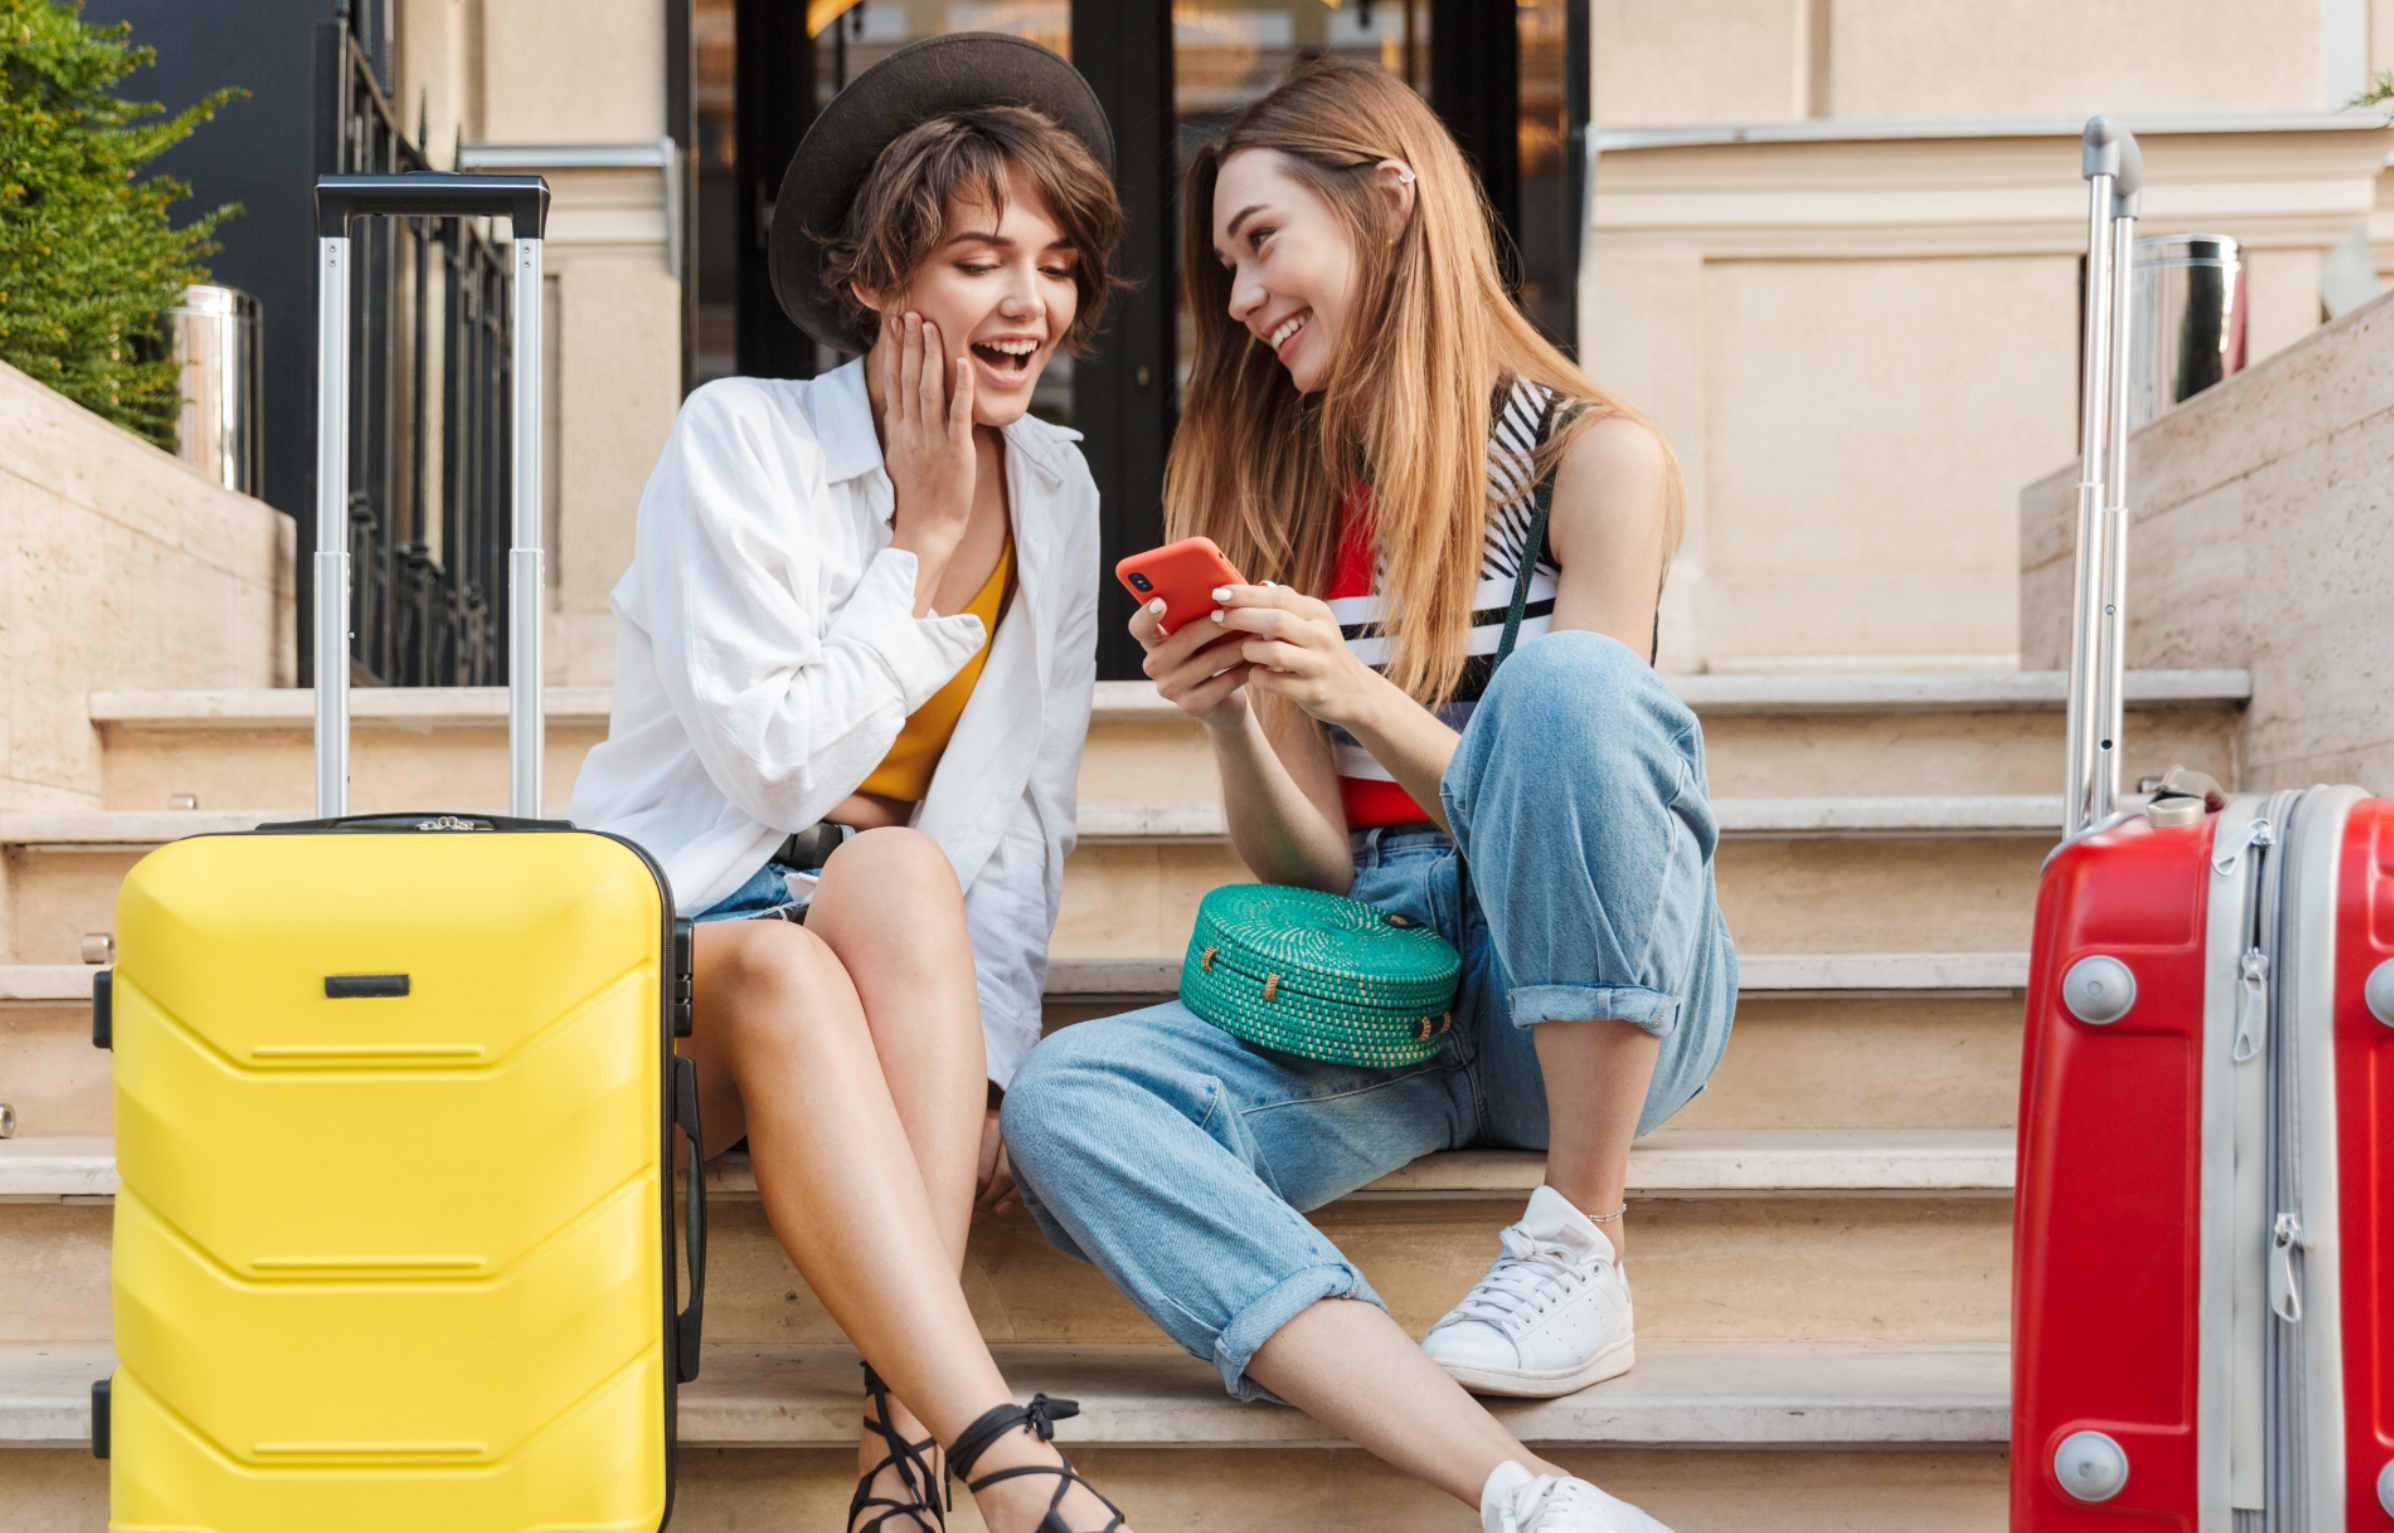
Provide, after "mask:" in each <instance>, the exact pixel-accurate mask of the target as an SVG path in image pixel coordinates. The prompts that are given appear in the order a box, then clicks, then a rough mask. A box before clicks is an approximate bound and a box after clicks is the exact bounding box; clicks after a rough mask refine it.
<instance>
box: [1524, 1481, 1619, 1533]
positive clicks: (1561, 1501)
mask: <svg viewBox="0 0 2394 1533" xmlns="http://www.w3.org/2000/svg"><path fill="white" fill-rule="evenodd" d="M1593 1490H1594V1487H1593V1486H1591V1485H1589V1484H1588V1483H1587V1482H1586V1481H1585V1480H1565V1479H1559V1478H1556V1477H1554V1476H1548V1477H1547V1478H1545V1479H1542V1480H1534V1481H1532V1482H1531V1483H1530V1484H1529V1485H1528V1486H1527V1487H1526V1488H1525V1490H1524V1492H1523V1493H1522V1494H1521V1495H1520V1496H1519V1497H1517V1498H1516V1499H1515V1500H1514V1502H1513V1505H1512V1506H1511V1507H1510V1508H1509V1509H1508V1511H1507V1515H1508V1517H1509V1518H1510V1519H1511V1522H1510V1525H1511V1527H1512V1528H1514V1529H1520V1530H1525V1533H1526V1530H1528V1529H1531V1528H1534V1527H1536V1526H1537V1524H1538V1521H1539V1519H1541V1518H1543V1517H1545V1516H1546V1515H1547V1514H1548V1513H1550V1512H1553V1513H1560V1514H1568V1513H1571V1512H1581V1513H1587V1514H1594V1513H1597V1512H1600V1511H1602V1510H1603V1506H1602V1503H1600V1502H1598V1501H1597V1500H1596V1498H1595V1496H1594V1495H1593V1494H1592V1492H1593Z"/></svg>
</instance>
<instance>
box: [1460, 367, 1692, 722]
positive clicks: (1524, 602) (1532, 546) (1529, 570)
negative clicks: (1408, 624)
mask: <svg viewBox="0 0 2394 1533" xmlns="http://www.w3.org/2000/svg"><path fill="white" fill-rule="evenodd" d="M1553 408H1554V407H1553V406H1552V405H1551V404H1550V405H1548V406H1547V410H1548V417H1549V419H1552V412H1553ZM1587 408H1588V407H1587V406H1586V405H1573V406H1572V407H1571V408H1570V409H1569V410H1566V411H1565V412H1563V418H1562V419H1561V420H1559V421H1555V422H1554V429H1555V430H1556V431H1561V430H1563V429H1564V428H1566V427H1568V426H1569V425H1570V424H1571V422H1572V421H1573V420H1575V419H1577V418H1578V417H1579V415H1580V413H1581V412H1582V411H1584V410H1586V409H1587ZM1561 472H1562V466H1561V465H1560V464H1557V465H1556V466H1555V471H1554V473H1550V474H1548V475H1546V477H1544V478H1543V479H1540V480H1539V481H1538V491H1537V510H1536V512H1535V513H1534V514H1533V515H1532V516H1531V517H1530V530H1529V537H1528V538H1527V539H1526V540H1525V541H1524V542H1523V544H1522V549H1521V568H1520V569H1519V570H1518V571H1516V572H1515V573H1514V576H1513V605H1512V607H1511V608H1510V609H1508V610H1507V611H1506V613H1505V636H1504V637H1503V638H1502V639H1501V640H1499V641H1498V642H1497V646H1496V659H1495V660H1494V661H1492V662H1491V663H1490V664H1489V666H1488V674H1489V675H1490V676H1494V675H1495V674H1496V668H1497V666H1500V665H1502V664H1504V663H1505V657H1506V656H1507V655H1510V654H1511V653H1513V642H1514V640H1516V639H1517V638H1519V637H1520V635H1521V615H1522V613H1523V612H1524V611H1526V610H1527V609H1528V607H1529V591H1530V580H1531V578H1532V577H1533V576H1535V575H1536V574H1537V571H1538V561H1539V560H1541V559H1543V558H1545V557H1546V524H1547V523H1548V522H1549V521H1551V520H1553V518H1554V481H1555V478H1556V476H1557V475H1559V474H1560V473H1561ZM1660 601H1661V597H1660V593H1657V596H1656V603H1657V610H1656V612H1655V614H1654V637H1653V638H1652V639H1651V640H1649V641H1648V647H1647V653H1646V663H1647V664H1648V665H1652V664H1654V663H1655V661H1656V660H1657V659H1659V658H1660V657H1661V654H1662V612H1661V611H1660V610H1659V609H1660Z"/></svg>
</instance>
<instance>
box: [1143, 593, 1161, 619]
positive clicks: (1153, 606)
mask: <svg viewBox="0 0 2394 1533" xmlns="http://www.w3.org/2000/svg"><path fill="white" fill-rule="evenodd" d="M1147 610H1148V611H1150V612H1152V613H1154V614H1155V615H1156V616H1157V617H1162V616H1163V615H1164V599H1163V598H1162V597H1161V596H1159V597H1157V598H1156V599H1155V600H1154V601H1151V602H1149V603H1148V604H1147Z"/></svg>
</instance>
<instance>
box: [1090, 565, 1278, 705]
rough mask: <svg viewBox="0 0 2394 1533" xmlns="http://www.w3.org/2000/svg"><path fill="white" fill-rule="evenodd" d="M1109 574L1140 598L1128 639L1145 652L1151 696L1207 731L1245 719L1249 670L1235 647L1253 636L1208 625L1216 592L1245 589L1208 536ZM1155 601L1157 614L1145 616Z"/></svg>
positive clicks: (1116, 567) (1241, 578)
mask: <svg viewBox="0 0 2394 1533" xmlns="http://www.w3.org/2000/svg"><path fill="white" fill-rule="evenodd" d="M1114 575H1115V578H1116V579H1118V580H1120V581H1121V582H1122V584H1123V585H1124V586H1125V587H1126V588H1127V589H1128V590H1129V591H1130V593H1131V595H1132V596H1134V597H1136V598H1138V600H1139V603H1140V611H1139V613H1138V615H1137V616H1135V617H1133V618H1132V619H1131V636H1132V637H1133V638H1135V639H1137V640H1138V641H1139V644H1140V646H1141V647H1142V648H1144V649H1145V650H1146V651H1147V674H1148V675H1149V676H1150V677H1152V678H1154V681H1155V687H1156V691H1158V692H1159V693H1161V694H1163V696H1164V698H1165V699H1166V700H1167V701H1169V702H1171V703H1172V704H1173V705H1174V706H1175V707H1177V708H1179V709H1180V710H1181V711H1182V712H1183V713H1186V714H1188V715H1189V716H1190V717H1192V718H1194V719H1197V720H1198V721H1199V722H1201V723H1204V724H1206V725H1207V726H1209V727H1223V726H1228V725H1232V724H1236V723H1238V722H1240V721H1242V720H1243V719H1244V718H1245V717H1246V704H1247V700H1246V696H1245V694H1244V692H1243V691H1242V690H1241V689H1242V688H1243V687H1244V686H1245V684H1246V680H1247V673H1248V671H1249V670H1251V669H1252V667H1251V666H1250V665H1249V664H1248V663H1247V662H1246V661H1245V660H1243V659H1241V658H1239V646H1240V645H1241V644H1242V643H1243V642H1244V641H1245V640H1246V639H1248V638H1249V637H1251V635H1247V634H1240V633H1223V632H1219V631H1218V630H1217V628H1216V625H1215V624H1212V623H1209V622H1207V621H1205V619H1206V617H1207V616H1208V615H1210V614H1211V613H1213V612H1215V611H1216V610H1218V609H1219V608H1220V606H1221V604H1220V603H1219V602H1217V601H1215V600H1214V592H1215V591H1216V590H1217V589H1219V588H1221V587H1223V586H1241V585H1245V584H1246V583H1247V582H1246V579H1245V577H1243V576H1241V575H1240V574H1239V572H1238V571H1237V569H1235V568H1233V567H1232V565H1231V563H1230V561H1229V560H1227V559H1225V558H1223V557H1222V550H1221V549H1219V548H1217V547H1215V546H1214V543H1213V540H1212V539H1210V538H1184V539H1182V540H1181V541H1180V542H1178V543H1172V544H1168V545H1166V546H1165V547H1162V548H1154V549H1149V550H1148V551H1147V552H1146V553H1143V554H1133V555H1131V556H1130V557H1129V558H1127V559H1125V560H1123V561H1122V562H1121V563H1119V564H1117V565H1115V566H1114ZM1159 601H1160V602H1162V603H1163V605H1164V610H1163V612H1162V613H1160V614H1156V613H1151V612H1150V611H1148V610H1147V609H1148V607H1149V606H1151V605H1152V604H1153V603H1156V602H1159ZM1175 634H1178V635H1179V636H1178V637H1174V635H1175Z"/></svg>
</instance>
